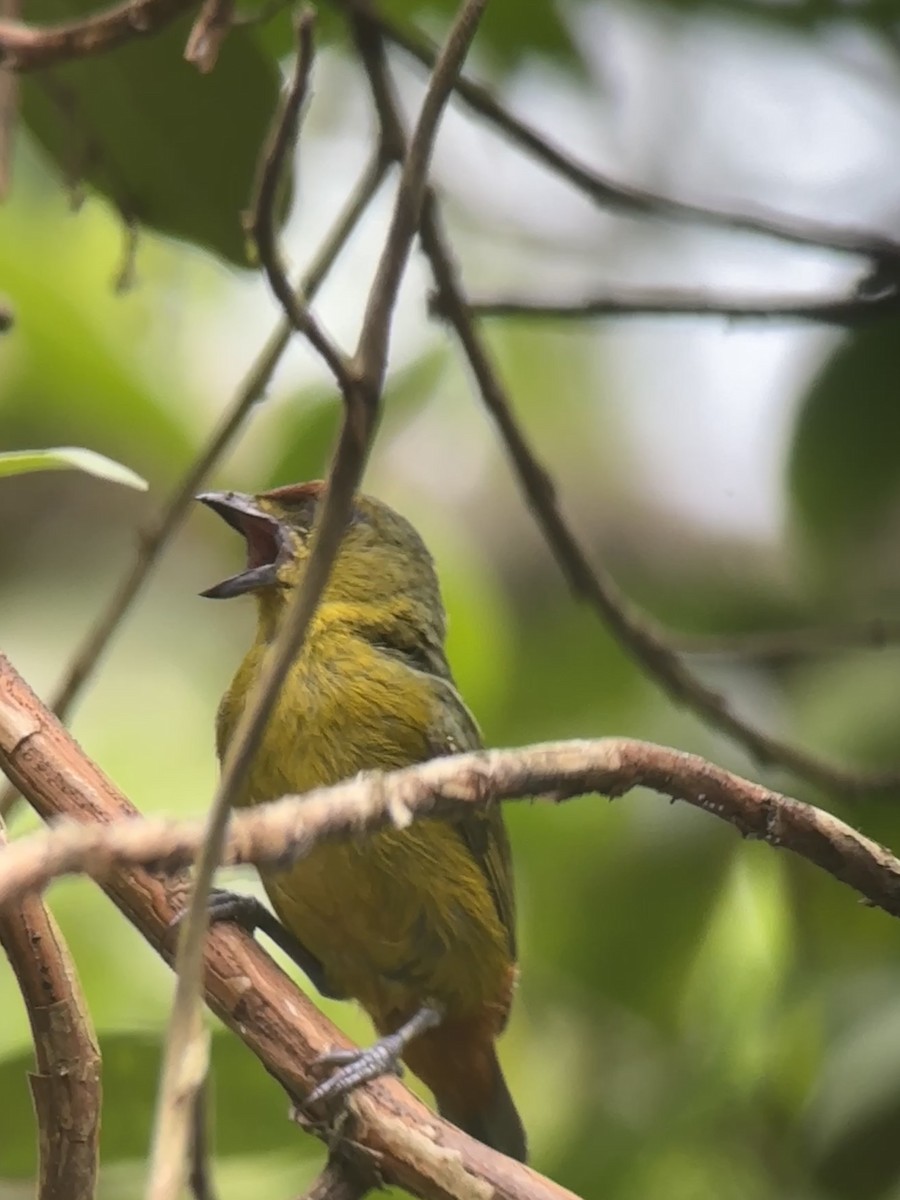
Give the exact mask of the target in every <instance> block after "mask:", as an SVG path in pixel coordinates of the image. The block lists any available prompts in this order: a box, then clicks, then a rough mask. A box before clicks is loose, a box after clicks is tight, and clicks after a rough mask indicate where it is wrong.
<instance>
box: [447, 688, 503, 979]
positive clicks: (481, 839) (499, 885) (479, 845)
mask: <svg viewBox="0 0 900 1200" xmlns="http://www.w3.org/2000/svg"><path fill="white" fill-rule="evenodd" d="M432 680H433V682H434V684H435V686H437V687H439V688H440V691H441V697H440V699H441V703H439V704H438V705H437V712H438V714H439V716H438V723H437V725H436V727H435V728H434V729H432V730H431V731H430V736H429V748H430V749H431V752H432V756H433V757H434V758H439V757H441V756H442V755H445V754H458V753H460V752H463V751H466V750H480V749H481V748H482V740H481V731H480V730H479V728H478V725H477V723H476V721H475V718H474V717H473V716H472V714H471V713H470V712H469V710H468V709H467V708H466V706H465V704H464V703H463V701H462V699H461V697H460V695H459V693H458V692H457V690H456V688H455V687H454V686H453V684H452V683H451V682H450V681H449V680H444V679H437V678H435V677H434V676H432ZM451 823H452V824H453V825H454V827H455V828H456V829H457V830H458V832H459V835H460V837H461V838H462V839H463V841H464V842H465V844H466V846H467V847H468V849H469V851H470V852H471V854H472V857H473V858H474V859H475V861H476V862H477V863H478V865H479V867H480V868H481V870H482V872H483V874H484V877H485V880H486V881H487V885H488V888H489V889H490V893H491V896H492V898H493V901H494V907H495V908H496V910H497V916H498V917H499V918H500V922H501V924H502V925H503V928H504V929H505V930H506V934H507V937H508V939H509V949H510V953H511V955H512V957H513V959H515V958H516V900H515V894H514V891H513V873H512V858H511V856H510V850H509V838H508V837H507V834H506V826H505V825H504V823H503V813H502V811H501V809H500V806H499V805H495V806H492V807H490V808H486V809H482V810H481V811H476V810H475V809H469V808H467V809H466V811H465V812H464V813H463V815H461V816H459V817H455V818H452V821H451Z"/></svg>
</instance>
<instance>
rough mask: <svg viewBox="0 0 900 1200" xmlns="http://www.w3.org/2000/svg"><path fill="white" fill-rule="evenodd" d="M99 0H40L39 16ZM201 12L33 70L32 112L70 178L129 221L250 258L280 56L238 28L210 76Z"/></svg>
mask: <svg viewBox="0 0 900 1200" xmlns="http://www.w3.org/2000/svg"><path fill="white" fill-rule="evenodd" d="M93 7H95V6H94V5H93V4H91V3H84V2H83V0H78V2H77V3H76V4H73V3H71V0H36V4H35V7H34V9H33V10H32V9H29V20H30V21H34V22H35V23H43V22H51V21H59V20H70V19H72V17H75V16H77V15H79V14H80V13H81V12H84V11H86V10H88V9H92V8H93ZM189 30H190V18H186V19H185V20H180V21H178V22H176V23H175V24H174V25H172V26H170V27H169V28H167V29H165V30H163V31H162V32H161V33H158V34H154V35H152V36H150V37H148V38H138V39H136V40H134V41H133V42H130V43H128V44H127V45H125V46H122V47H120V48H118V49H117V50H114V51H112V52H110V53H108V54H102V55H98V56H94V57H90V58H87V59H85V60H83V61H81V62H74V63H68V64H65V65H63V66H60V67H55V68H53V69H52V70H49V71H42V72H38V73H36V74H34V75H29V76H26V77H25V78H24V79H23V84H22V88H23V114H24V118H25V121H26V123H27V125H28V127H29V129H30V130H31V132H32V133H33V134H34V136H35V137H36V138H37V140H38V141H39V142H40V143H41V145H42V146H43V147H44V149H45V150H46V151H47V153H48V154H49V155H50V156H51V158H52V159H53V160H54V161H55V163H56V166H57V168H58V169H59V171H60V173H61V174H62V176H63V178H64V179H67V180H74V181H80V180H82V179H83V180H85V181H86V182H87V183H89V184H90V185H91V186H92V187H93V188H96V189H97V190H98V191H100V192H102V193H103V194H104V195H106V196H107V197H108V199H109V200H110V201H111V203H112V204H113V205H115V206H116V207H117V208H118V209H119V211H120V212H122V214H123V215H124V216H125V217H126V218H127V219H128V220H133V221H136V222H138V223H140V224H145V225H150V226H152V227H154V228H155V229H158V230H159V231H161V232H163V233H168V234H172V235H174V236H175V237H179V238H183V239H185V240H187V241H191V242H195V243H196V244H198V245H200V246H204V247H206V248H207V249H209V250H212V251H213V252H214V253H216V254H219V255H221V256H222V257H223V258H226V259H229V260H230V261H231V262H234V263H237V264H239V265H242V266H246V265H247V256H246V249H245V238H244V234H243V230H242V228H241V212H242V210H243V209H245V208H246V206H247V203H248V200H249V197H250V191H251V186H252V180H253V175H254V170H255V164H256V159H257V155H258V153H259V148H260V145H261V144H262V142H263V139H264V137H265V133H266V130H267V128H268V125H269V122H270V120H271V117H272V114H273V112H274V110H275V107H276V104H277V101H278V93H279V87H280V74H279V71H278V67H277V64H276V62H275V60H274V59H273V58H272V57H271V56H270V55H268V54H267V53H266V52H265V51H264V50H263V49H262V47H261V46H260V45H259V43H258V42H257V40H256V39H255V38H254V37H253V35H252V34H251V33H250V32H249V31H248V30H245V29H235V30H232V32H231V33H230V34H229V35H228V37H227V38H226V40H225V43H224V45H223V47H222V50H221V53H220V56H219V61H218V63H217V64H216V66H215V69H214V70H213V71H212V72H211V73H210V74H209V75H201V74H200V73H199V72H198V71H197V69H196V68H195V67H193V66H190V65H189V64H188V63H186V62H185V61H184V46H185V42H186V40H187V36H188V32H189Z"/></svg>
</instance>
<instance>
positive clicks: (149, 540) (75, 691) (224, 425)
mask: <svg viewBox="0 0 900 1200" xmlns="http://www.w3.org/2000/svg"><path fill="white" fill-rule="evenodd" d="M388 165H389V164H388V161H387V160H386V159H385V157H384V156H383V154H382V152H381V150H380V148H379V150H378V152H377V153H376V154H375V155H374V156H373V157H372V159H371V160H370V161H369V163H368V164H367V166H366V167H365V169H364V171H363V173H362V175H361V176H360V178H359V181H358V182H357V185H356V187H355V188H354V190H353V193H352V195H351V196H350V198H349V200H348V202H347V205H346V207H345V208H344V211H343V212H342V213H341V214H340V215H339V216H338V219H337V221H336V222H335V224H334V226H333V227H332V229H331V231H330V232H329V234H328V236H327V237H326V239H325V241H324V242H323V244H322V246H321V248H320V250H319V252H318V254H317V255H316V258H315V260H314V261H313V263H312V265H311V266H310V268H309V270H308V271H307V272H306V273H305V275H304V278H303V282H302V283H301V284H300V286H299V288H298V292H299V294H300V295H302V296H307V297H309V298H310V299H311V298H312V297H313V296H314V295H315V294H316V293H317V292H318V290H319V288H320V287H321V286H322V283H323V282H324V280H325V279H326V277H327V275H328V273H329V271H330V270H331V268H332V266H333V265H334V263H335V261H336V260H337V258H338V256H339V254H340V253H341V251H342V250H343V248H344V246H345V245H346V244H347V242H348V241H349V239H350V236H351V234H352V233H353V231H354V229H355V228H356V226H357V225H358V224H359V221H360V219H361V218H362V216H363V214H364V213H365V211H366V209H367V208H368V206H369V204H370V202H371V200H372V198H373V196H374V195H375V193H376V192H377V191H378V189H379V187H380V186H381V184H382V182H383V180H384V177H385V174H386V172H387V169H388ZM291 333H292V327H291V324H290V322H289V321H288V320H287V319H285V320H282V321H280V322H279V323H278V325H277V326H276V327H275V329H274V330H273V331H272V333H271V334H270V335H269V338H268V341H267V342H266V344H265V346H264V347H263V349H262V350H261V351H260V353H259V355H258V356H257V358H256V360H255V361H254V362H253V364H252V366H251V367H250V370H249V371H248V372H247V374H246V375H245V376H244V379H243V380H242V381H241V383H240V385H239V387H238V390H237V392H236V393H235V396H234V399H233V400H232V402H231V405H230V406H229V408H228V409H227V410H226V412H225V415H224V416H223V418H222V420H221V421H220V422H219V424H218V425H217V426H216V428H215V429H214V430H213V433H212V435H211V437H210V439H209V441H208V442H207V444H206V445H205V446H204V447H203V448H202V450H201V451H200V453H199V454H198V456H197V457H196V458H195V459H194V461H193V462H192V463H191V465H190V466H189V467H188V470H187V472H186V474H185V476H184V478H183V479H182V480H181V482H180V483H179V484H178V486H177V487H176V488H175V491H174V492H173V493H172V495H171V497H170V498H169V500H168V501H167V502H166V504H165V505H164V506H163V508H162V509H161V510H160V513H159V515H158V517H157V518H156V520H155V521H154V522H153V523H152V525H150V526H148V527H147V528H146V529H144V530H143V531H142V533H141V535H140V538H139V542H138V547H137V551H136V553H135V557H134V561H133V562H132V563H131V565H130V567H129V568H128V571H127V573H126V574H125V576H124V577H123V579H122V581H121V582H120V583H119V585H118V586H117V587H116V589H115V591H114V592H113V594H112V596H111V597H110V600H109V603H108V605H107V606H106V608H105V609H104V611H103V612H102V613H101V614H100V616H99V617H98V618H97V620H96V621H95V623H94V625H93V627H92V628H91V629H90V631H89V632H88V635H87V637H86V638H85V640H84V642H83V644H82V645H81V646H80V647H79V649H78V651H77V652H76V654H75V656H74V658H73V659H72V662H71V664H70V666H69V668H68V671H67V672H66V675H65V677H64V678H63V680H62V681H61V683H60V685H59V687H58V689H57V691H56V692H55V694H54V696H53V698H52V700H51V701H50V707H51V708H52V709H53V711H54V712H55V713H56V715H57V716H58V717H59V718H60V719H61V720H65V719H66V717H67V716H68V714H69V713H70V711H71V709H72V706H73V705H74V703H75V701H76V700H77V699H78V697H79V695H80V694H81V690H82V688H83V687H84V686H85V684H86V683H87V681H88V679H89V678H90V677H91V675H92V674H93V672H94V670H95V669H96V667H97V665H98V663H99V662H100V659H101V658H102V656H103V654H104V653H105V651H106V649H107V647H108V646H109V643H110V642H111V641H112V639H113V637H114V635H115V633H116V632H117V631H118V629H119V627H120V626H121V624H122V621H123V620H124V618H125V617H126V616H127V614H128V612H129V611H130V609H131V606H132V604H133V603H134V601H135V600H136V599H137V597H138V595H139V594H140V592H141V590H142V588H143V587H144V585H145V583H146V582H147V580H148V578H149V577H150V573H151V572H152V570H153V568H154V567H155V566H156V564H157V562H158V561H159V559H160V558H161V556H162V553H163V551H164V550H165V548H166V546H167V545H168V543H169V542H170V540H171V539H172V538H173V537H174V535H175V534H176V533H177V532H178V529H179V528H180V527H181V524H182V522H183V520H184V518H185V515H186V513H187V510H188V507H189V506H190V504H191V502H192V501H193V499H194V496H195V495H196V494H197V492H198V491H200V490H201V488H202V486H203V482H204V480H205V479H206V478H207V476H208V475H209V474H210V472H211V471H212V470H213V469H214V467H215V466H216V465H217V463H218V462H219V460H220V459H221V458H222V456H223V455H224V454H225V453H226V451H227V450H228V448H229V447H230V446H231V445H232V443H233V442H234V440H235V438H236V437H237V435H238V433H239V432H240V431H241V429H243V427H244V424H245V423H246V421H247V419H248V417H249V416H250V414H251V412H252V411H253V409H254V408H255V407H256V405H257V404H259V402H260V401H261V400H262V399H263V397H264V395H265V392H266V389H267V388H268V386H269V384H270V383H271V380H272V376H273V375H274V373H275V368H276V367H277V366H278V363H279V362H280V361H281V356H282V355H283V354H284V351H285V350H286V348H287V345H288V342H289V341H290V338H291ZM15 798H16V793H15V791H13V790H12V789H9V788H7V789H6V791H5V792H4V794H3V796H2V797H0V816H2V815H6V814H8V813H9V811H10V809H11V807H12V805H13V803H14V802H15Z"/></svg>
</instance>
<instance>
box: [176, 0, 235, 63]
mask: <svg viewBox="0 0 900 1200" xmlns="http://www.w3.org/2000/svg"><path fill="white" fill-rule="evenodd" d="M233 26H234V0H203V5H202V6H201V8H200V11H199V13H198V14H197V19H196V20H195V21H194V24H193V25H192V26H191V32H190V34H189V35H188V40H187V45H186V46H185V48H184V57H185V61H186V62H189V63H191V64H192V65H193V66H195V67H196V68H197V70H198V71H199V72H200V74H201V75H208V74H209V72H210V71H211V70H212V69H213V67H214V66H215V65H216V63H217V62H218V61H219V51H220V50H221V49H222V43H223V42H224V41H225V39H226V37H228V33H229V31H230V30H231V29H232V27H233Z"/></svg>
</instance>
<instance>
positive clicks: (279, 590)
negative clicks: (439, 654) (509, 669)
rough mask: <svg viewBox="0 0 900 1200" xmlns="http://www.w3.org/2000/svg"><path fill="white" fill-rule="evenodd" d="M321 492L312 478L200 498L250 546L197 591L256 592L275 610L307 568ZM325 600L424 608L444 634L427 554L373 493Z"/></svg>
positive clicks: (212, 594) (360, 507)
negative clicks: (228, 571)
mask: <svg viewBox="0 0 900 1200" xmlns="http://www.w3.org/2000/svg"><path fill="white" fill-rule="evenodd" d="M324 490H325V485H324V484H323V483H322V482H321V481H315V482H313V483H301V484H293V485H291V486H289V487H281V488H276V489H275V490H274V491H271V492H262V493H261V494H260V495H258V496H248V495H244V494H242V493H240V492H206V493H204V494H203V495H201V496H198V497H197V499H198V500H199V501H200V502H201V503H203V504H205V505H207V507H208V508H211V509H212V510H213V511H214V512H216V513H218V515H219V516H220V517H222V519H223V520H224V521H226V522H227V523H228V524H229V525H230V526H231V527H232V528H233V529H236V530H237V531H238V533H240V534H242V535H243V537H244V541H245V543H246V547H247V565H246V567H245V569H244V570H243V571H241V572H239V573H238V574H237V575H232V576H231V577H230V578H228V579H225V580H223V581H222V582H221V583H217V584H215V586H213V587H210V588H207V589H206V590H205V591H204V592H201V595H203V596H208V597H209V598H211V599H213V600H226V599H230V598H231V597H233V596H241V595H244V594H246V593H253V594H254V595H256V597H257V598H258V600H259V601H260V607H261V609H268V610H270V611H271V610H273V609H277V608H280V606H281V604H282V603H283V601H284V600H285V599H286V598H287V597H288V596H289V595H290V593H291V592H292V590H293V589H294V588H296V587H297V586H298V585H299V583H300V581H301V580H302V578H303V575H304V572H305V570H306V565H307V563H308V561H309V556H310V551H311V548H312V540H313V537H312V535H313V527H314V522H315V517H316V511H317V508H318V505H319V504H320V503H321V501H322V497H323V495H324ZM322 603H323V605H326V604H343V605H347V606H351V607H353V606H358V607H362V608H367V609H368V608H372V607H374V608H379V607H385V608H388V609H393V610H396V609H397V608H398V605H399V606H402V607H403V608H404V609H406V610H407V611H411V610H418V611H419V612H420V615H422V616H424V614H425V613H428V614H429V624H430V625H431V626H432V633H433V634H436V635H437V637H438V639H439V640H441V641H442V640H443V633H444V615H443V604H442V603H441V599H440V589H439V586H438V581H437V575H436V573H435V569H434V563H433V562H432V559H431V555H430V554H429V553H428V550H427V548H426V546H425V543H424V542H423V541H422V539H421V538H420V537H419V535H418V533H417V532H416V531H415V529H414V528H413V527H412V525H411V524H410V523H409V521H407V520H406V518H405V517H402V516H400V514H399V513H397V512H395V511H394V510H393V509H392V508H390V507H389V506H388V505H387V504H384V503H382V501H380V500H376V499H375V498H374V497H372V496H363V495H360V496H357V497H356V500H355V503H354V509H353V515H352V517H351V519H350V524H349V525H348V527H347V529H346V531H345V533H344V537H343V540H342V542H341V547H340V551H339V552H338V556H337V560H336V561H335V563H334V567H333V568H332V572H331V577H330V579H329V582H328V586H327V588H326V590H325V595H324V596H323V600H322Z"/></svg>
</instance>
